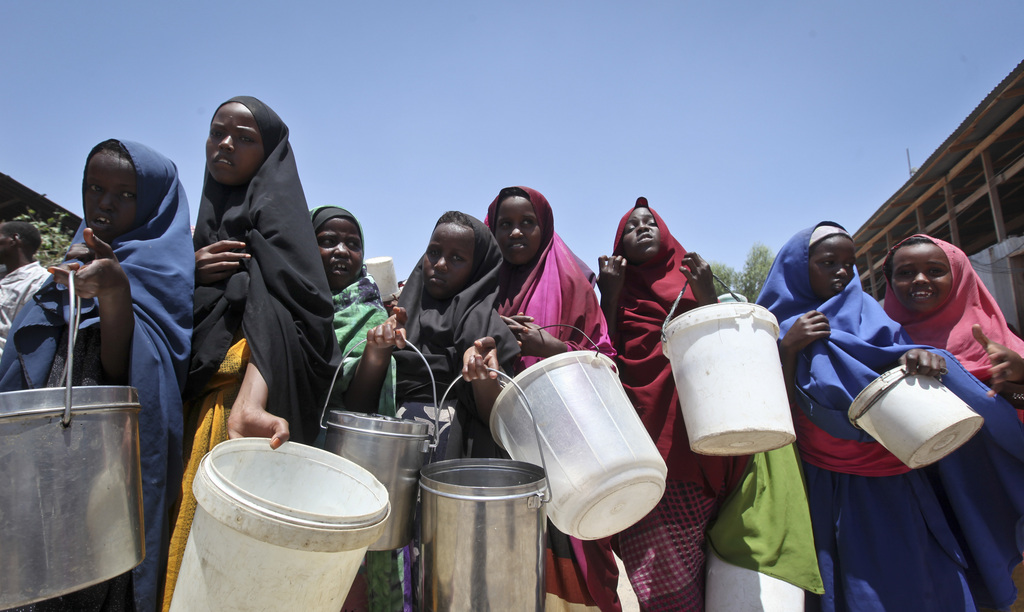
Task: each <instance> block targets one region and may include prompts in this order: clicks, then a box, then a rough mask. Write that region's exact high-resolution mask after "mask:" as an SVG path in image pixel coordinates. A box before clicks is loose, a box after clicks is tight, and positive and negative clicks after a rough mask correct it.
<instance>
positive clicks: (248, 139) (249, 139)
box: [239, 136, 253, 142]
mask: <svg viewBox="0 0 1024 612" xmlns="http://www.w3.org/2000/svg"><path fill="white" fill-rule="evenodd" d="M239 140H241V141H242V142H253V139H252V138H249V137H248V136H240V137H239Z"/></svg>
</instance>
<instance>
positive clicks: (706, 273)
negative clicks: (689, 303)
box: [679, 251, 718, 306]
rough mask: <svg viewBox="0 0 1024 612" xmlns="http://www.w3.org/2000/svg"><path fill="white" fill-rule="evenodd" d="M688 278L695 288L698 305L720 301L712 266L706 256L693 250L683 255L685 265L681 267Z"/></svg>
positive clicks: (694, 294)
mask: <svg viewBox="0 0 1024 612" xmlns="http://www.w3.org/2000/svg"><path fill="white" fill-rule="evenodd" d="M679 271H680V272H682V273H683V276H685V277H686V280H687V281H689V283H690V288H691V289H693V297H695V298H696V299H697V305H699V306H707V305H708V304H717V303H718V294H717V293H715V275H714V273H713V272H712V271H711V266H710V265H708V262H706V261H704V258H703V257H701V256H700V255H698V254H696V253H694V252H693V251H690V252H688V253H687V254H686V255H683V265H682V266H680V267H679Z"/></svg>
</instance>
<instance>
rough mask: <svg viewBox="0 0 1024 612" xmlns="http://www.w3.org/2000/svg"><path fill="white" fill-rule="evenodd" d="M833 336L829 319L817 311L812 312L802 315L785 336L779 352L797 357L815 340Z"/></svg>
mask: <svg viewBox="0 0 1024 612" xmlns="http://www.w3.org/2000/svg"><path fill="white" fill-rule="evenodd" d="M831 334H832V328H831V326H829V324H828V317H826V316H825V315H823V314H822V313H820V312H818V311H817V310H812V311H810V312H808V313H806V314H804V315H801V316H800V318H799V319H797V320H796V322H794V323H793V326H792V327H790V328H789V331H787V332H786V335H785V336H783V338H782V342H781V343H780V344H779V350H780V351H781V352H782V353H783V354H790V355H796V354H797V353H799V352H800V351H802V350H804V349H805V348H807V347H808V346H809V345H810V344H811V343H812V342H814V341H815V340H825V339H828V337H829V336H830V335H831Z"/></svg>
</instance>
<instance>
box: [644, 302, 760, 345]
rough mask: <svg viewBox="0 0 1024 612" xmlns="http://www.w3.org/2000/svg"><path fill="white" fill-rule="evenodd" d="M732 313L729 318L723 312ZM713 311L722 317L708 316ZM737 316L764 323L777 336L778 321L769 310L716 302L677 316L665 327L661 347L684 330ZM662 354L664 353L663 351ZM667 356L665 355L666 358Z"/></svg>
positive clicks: (741, 303) (754, 306)
mask: <svg viewBox="0 0 1024 612" xmlns="http://www.w3.org/2000/svg"><path fill="white" fill-rule="evenodd" d="M726 309H728V310H729V311H732V313H733V314H732V316H731V317H726V316H725V310H726ZM715 310H719V311H722V315H720V316H719V315H710V314H709V313H712V312H713V311H715ZM739 316H744V317H751V318H754V319H758V320H760V321H762V322H764V323H768V324H769V326H770V328H771V330H772V331H773V332H774V335H775V337H776V338H778V336H779V320H778V319H777V318H776V317H775V315H773V314H772V313H771V311H770V310H768V309H767V308H765V307H764V306H761V305H760V304H756V303H754V302H717V303H715V304H705V305H704V306H698V307H696V308H691V309H690V310H687V311H686V312H684V313H682V314H680V315H677V316H676V317H674V318H673V319H672V320H671V321H669V322H668V323H667V324H666V325H665V333H664V338H663V339H662V342H661V344H662V346H664V345H665V344H667V343H668V341H669V340H671V339H672V336H674V335H676V334H677V333H679V332H680V331H682V330H683V329H685V328H688V327H692V326H697V325H703V324H705V323H710V322H711V321H716V320H719V319H724V318H733V319H735V318H737V317H739ZM662 352H665V351H664V350H663V351H662ZM667 355H668V354H667V353H666V356H667Z"/></svg>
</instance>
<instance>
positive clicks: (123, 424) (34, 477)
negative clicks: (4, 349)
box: [0, 387, 145, 609]
mask: <svg viewBox="0 0 1024 612" xmlns="http://www.w3.org/2000/svg"><path fill="white" fill-rule="evenodd" d="M65 391H66V389H64V388H62V387H58V388H50V389H31V390H26V391H11V392H8V393H0V491H3V494H0V609H7V608H13V607H18V606H24V605H27V604H30V603H33V602H37V601H42V600H45V599H50V598H52V597H57V596H59V595H65V594H67V593H72V592H74V591H77V590H80V589H83V588H85V587H87V586H92V585H94V584H99V583H100V582H103V581H105V580H109V579H110V578H113V577H115V576H118V575H120V574H123V573H125V572H127V571H128V570H130V569H132V568H133V567H135V566H136V565H138V564H139V563H141V562H142V558H143V556H144V554H145V544H144V540H143V522H142V475H141V469H140V467H139V431H138V414H139V397H138V393H137V392H136V390H135V389H134V388H132V387H75V388H74V389H73V391H72V402H71V409H70V411H69V412H70V414H69V416H70V419H69V424H68V425H67V426H65V425H64V424H63V423H62V417H63V416H65V409H66V400H67V398H66V396H65Z"/></svg>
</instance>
